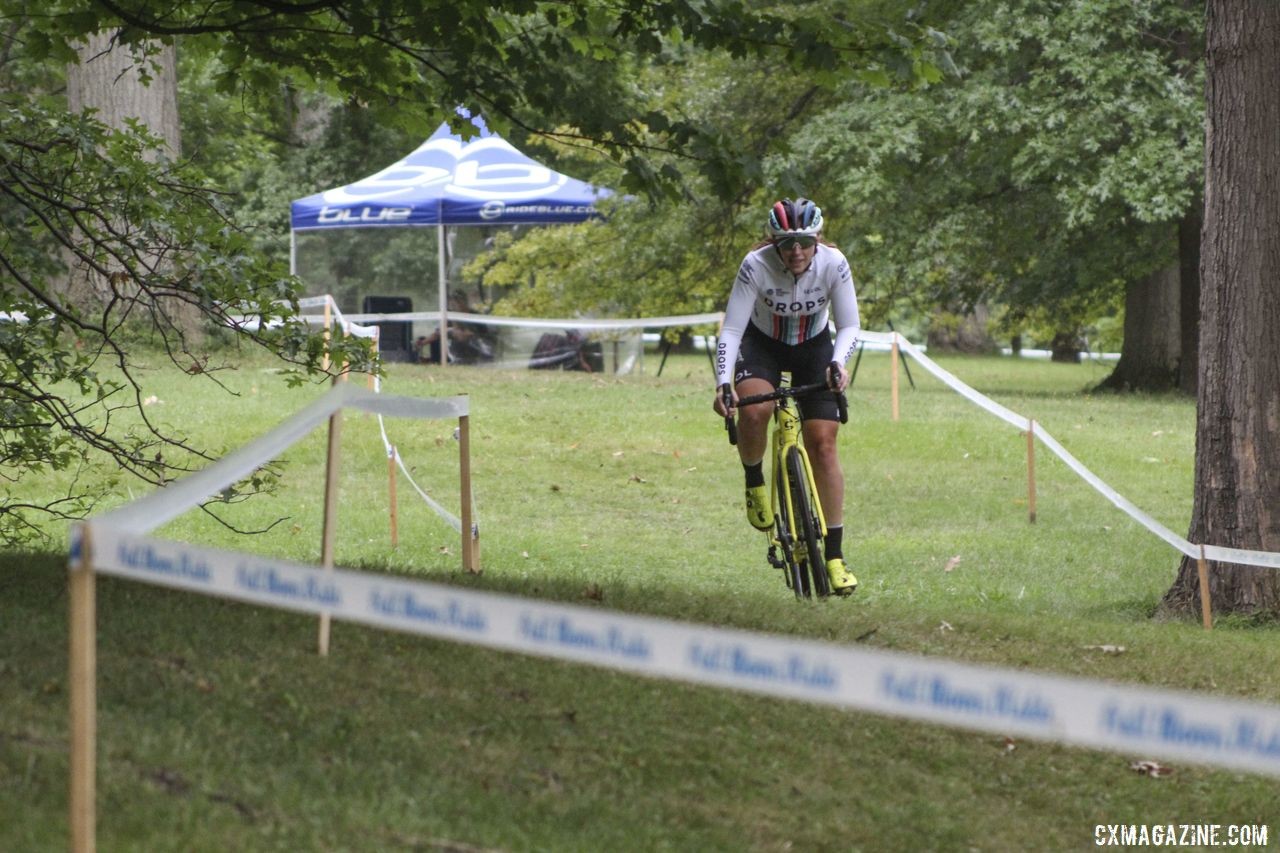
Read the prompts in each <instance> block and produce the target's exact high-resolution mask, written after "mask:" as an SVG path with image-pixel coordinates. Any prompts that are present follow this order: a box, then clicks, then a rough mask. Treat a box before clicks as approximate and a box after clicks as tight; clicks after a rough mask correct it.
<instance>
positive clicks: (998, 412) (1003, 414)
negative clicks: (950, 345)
mask: <svg viewBox="0 0 1280 853" xmlns="http://www.w3.org/2000/svg"><path fill="white" fill-rule="evenodd" d="M889 337H890V340H892V339H893V338H894V337H896V338H897V340H898V346H899V347H900V348H901V349H902V351H903V352H905V353H907V354H908V355H909V356H911V357H912V358H914V359H915V360H916V361H917V362H918V363H919V364H920V365H921V366H922V367H923V368H924V369H925V370H927V371H929V372H930V373H932V374H933V375H934V376H936V377H938V378H939V379H941V380H942V382H943V384H945V385H947V386H949V387H950V388H951V389H952V390H953V391H955V392H956V393H957V394H959V395H960V396H962V397H964V398H965V399H967V400H968V401H969V402H971V403H973V404H975V405H977V406H979V407H980V408H983V409H986V410H987V411H988V412H990V413H991V414H993V415H995V416H996V417H997V418H1000V420H1002V421H1006V422H1008V423H1010V424H1012V425H1013V426H1015V427H1017V428H1018V429H1020V430H1023V431H1024V432H1025V431H1026V429H1027V428H1028V426H1029V425H1030V423H1031V422H1030V421H1029V420H1028V419H1027V418H1024V417H1023V416H1022V415H1020V414H1018V413H1017V412H1013V411H1010V410H1009V409H1006V408H1005V407H1004V406H1002V405H1000V404H999V403H997V402H996V401H995V400H992V399H991V398H990V397H987V396H985V395H983V394H980V393H978V392H977V391H975V390H973V389H972V388H970V387H969V386H968V385H966V384H964V383H963V382H961V381H960V380H959V379H957V378H956V377H955V376H953V375H951V374H950V373H948V372H947V371H946V370H943V369H942V368H941V367H939V366H938V365H937V363H936V362H934V360H933V359H931V358H929V356H927V355H925V354H924V353H923V352H921V351H920V348H919V347H917V346H916V345H915V344H913V343H911V341H909V340H907V339H906V338H904V337H902V335H899V334H898V333H897V332H891V333H890V335H889Z"/></svg>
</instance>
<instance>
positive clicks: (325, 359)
mask: <svg viewBox="0 0 1280 853" xmlns="http://www.w3.org/2000/svg"><path fill="white" fill-rule="evenodd" d="M329 311H330V309H329V300H328V299H326V300H325V301H324V352H323V353H321V355H320V369H321V370H328V369H329V329H330V327H331V326H332V325H333V319H332V317H331V316H330V314H329Z"/></svg>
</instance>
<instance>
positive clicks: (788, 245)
mask: <svg viewBox="0 0 1280 853" xmlns="http://www.w3.org/2000/svg"><path fill="white" fill-rule="evenodd" d="M773 245H775V246H777V247H778V249H779V250H781V251H783V252H788V251H790V250H791V249H793V248H795V247H796V246H799V247H800V248H801V249H812V248H813V247H814V246H816V245H818V238H817V237H806V236H804V235H799V236H796V237H783V238H781V239H778V240H774V241H773Z"/></svg>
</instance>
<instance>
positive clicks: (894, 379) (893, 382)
mask: <svg viewBox="0 0 1280 853" xmlns="http://www.w3.org/2000/svg"><path fill="white" fill-rule="evenodd" d="M889 359H890V362H891V363H890V368H889V387H890V389H891V397H892V399H893V419H894V420H895V421H896V420H897V419H898V333H897V332H894V333H893V349H892V352H891V354H890V357H889Z"/></svg>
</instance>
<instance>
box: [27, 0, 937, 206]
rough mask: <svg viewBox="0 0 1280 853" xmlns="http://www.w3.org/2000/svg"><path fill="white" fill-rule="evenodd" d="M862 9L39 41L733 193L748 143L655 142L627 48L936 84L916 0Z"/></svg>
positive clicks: (127, 18)
mask: <svg viewBox="0 0 1280 853" xmlns="http://www.w3.org/2000/svg"><path fill="white" fill-rule="evenodd" d="M853 9H854V13H845V12H835V13H833V10H832V9H831V8H829V7H828V5H827V4H826V3H804V4H798V5H796V4H793V5H789V6H785V7H781V8H778V9H775V8H773V7H765V6H757V5H755V4H743V3H741V2H739V0H709V2H708V1H706V0H704V2H691V0H668V2H661V3H654V2H649V0H626V2H622V3H613V2H610V3H605V2H598V0H595V1H593V2H586V3H572V4H563V3H558V2H545V0H540V1H537V2H535V0H509V2H505V3H499V4H493V3H487V2H479V0H471V2H457V0H429V2H421V0H412V2H411V0H395V1H394V2H386V3H380V4H378V5H377V6H376V7H368V8H366V7H359V8H353V7H352V6H351V5H350V4H346V3H338V2H320V3H311V4H307V5H306V6H302V7H297V6H295V7H288V6H284V7H262V6H257V5H250V6H246V5H244V4H242V3H239V2H234V0H215V2H212V3H199V4H195V3H178V4H175V3H172V2H168V0H164V2H161V0H130V2H124V3H116V4H111V5H110V6H107V5H102V6H95V7H93V8H92V9H91V10H85V9H84V8H83V7H82V5H81V4H76V3H72V2H70V0H57V1H56V2H53V3H52V4H50V8H49V9H48V10H47V17H44V18H42V19H41V27H40V45H39V47H38V50H39V51H40V53H41V55H47V56H50V57H57V58H60V59H64V60H68V59H70V58H71V56H72V52H71V45H72V43H73V42H74V40H75V39H77V38H78V37H80V36H83V35H84V34H86V33H89V32H94V31H97V30H99V29H104V28H117V29H118V35H117V40H118V41H119V42H120V43H122V44H125V45H145V44H146V43H147V42H148V41H149V40H151V39H155V38H157V37H158V38H173V37H178V36H182V37H185V38H187V39H195V40H202V41H203V42H204V49H205V50H208V51H210V52H211V53H213V54H215V55H216V56H217V58H218V62H219V64H220V66H221V68H222V69H223V70H222V72H221V73H220V74H219V76H218V77H217V80H218V85H219V86H220V88H222V89H223V91H225V92H235V91H240V90H242V89H247V90H251V91H252V90H263V89H268V88H270V87H273V86H276V85H278V83H279V82H280V74H281V72H287V73H288V75H289V76H290V77H291V78H293V79H295V80H306V81H309V84H310V85H311V86H313V87H322V88H324V89H326V90H328V91H329V92H331V93H332V94H334V95H337V96H339V97H341V98H342V99H343V100H352V101H358V102H360V103H362V104H365V105H367V106H368V107H369V108H370V109H372V110H373V111H375V112H376V114H377V115H378V116H379V117H380V118H381V119H382V120H383V121H386V122H390V123H393V124H395V125H396V126H398V127H402V128H404V129H406V130H408V131H410V132H411V133H413V134H415V135H419V136H420V135H422V134H424V133H425V132H427V131H429V130H430V129H431V128H432V127H433V124H434V121H435V120H437V119H435V117H436V116H441V115H452V114H453V109H454V107H455V106H457V105H460V104H461V105H465V106H468V107H470V108H471V109H472V110H473V111H475V112H478V113H482V114H483V115H484V116H485V118H486V119H487V120H488V122H489V124H490V126H491V127H493V128H494V129H495V130H498V131H500V132H503V133H504V135H506V136H508V137H509V138H511V139H512V141H513V142H514V143H516V144H517V145H521V144H522V143H523V142H524V141H525V140H526V138H527V137H528V136H529V135H531V134H532V135H542V136H550V137H553V138H557V139H560V140H562V141H565V142H568V143H571V144H573V143H579V142H584V141H587V142H590V143H591V144H593V145H598V146H601V147H602V148H603V150H604V151H606V152H607V153H608V154H610V156H611V157H612V158H613V159H614V160H615V161H616V162H618V163H622V164H624V167H625V168H624V172H623V174H622V179H621V182H620V186H621V188H622V189H624V190H628V191H634V192H645V193H649V194H656V195H663V194H671V193H674V192H676V187H677V184H676V180H677V178H678V177H679V174H678V172H677V171H672V170H667V169H663V168H655V167H654V166H653V164H652V163H651V162H650V157H651V156H652V155H653V154H654V153H655V152H662V151H669V152H680V153H685V154H692V156H694V157H695V158H696V162H697V163H698V164H699V165H700V167H701V169H702V172H703V173H704V174H705V175H707V176H709V177H712V178H714V179H716V189H717V190H719V191H732V190H733V184H734V182H736V180H737V179H738V178H739V177H740V171H739V170H738V169H737V168H735V167H734V163H735V161H736V160H737V158H738V155H739V154H741V152H740V151H738V150H736V149H735V148H734V147H733V146H732V144H731V143H732V140H726V139H725V138H723V137H721V136H719V135H718V134H717V133H716V132H715V131H714V130H712V131H708V130H707V129H706V128H705V127H704V125H703V124H702V122H701V121H700V120H699V118H698V117H697V116H691V117H688V118H686V117H679V116H668V117H667V118H666V119H665V120H664V122H663V124H662V126H661V130H660V131H659V132H657V133H656V138H655V136H653V135H651V134H653V133H654V131H653V130H643V131H642V130H641V129H639V128H638V127H637V126H636V125H635V124H634V123H633V120H634V119H635V117H636V116H638V115H644V114H645V112H646V110H645V109H644V108H643V93H642V92H639V91H637V90H636V87H635V86H634V85H632V77H631V72H632V71H633V70H634V61H632V60H629V59H628V57H632V56H634V57H649V56H655V55H659V54H661V53H662V52H663V51H665V50H666V49H667V46H668V45H669V44H680V43H687V44H689V45H692V46H695V47H697V48H699V49H702V50H707V51H725V52H727V53H729V54H730V55H732V56H734V57H737V58H742V59H750V60H752V61H756V62H761V63H767V64H769V65H775V64H778V65H781V66H782V67H786V68H793V69H796V70H798V71H803V72H804V73H806V74H808V75H810V76H811V77H812V78H813V79H814V80H815V81H817V82H819V83H821V84H823V85H826V84H828V83H829V82H830V81H831V80H833V79H835V76H837V74H838V72H840V71H841V69H844V68H854V69H858V70H866V69H868V68H872V69H877V70H878V71H879V72H881V73H883V74H885V75H887V76H890V77H893V78H895V79H903V80H906V81H909V82H915V81H928V80H930V79H934V78H937V77H938V76H939V75H938V73H937V72H936V70H935V69H936V68H937V67H938V66H939V65H940V64H945V62H946V61H949V60H947V58H946V48H945V44H943V43H942V42H941V41H940V39H939V38H938V36H937V33H936V31H933V30H931V29H930V28H929V27H928V26H927V24H926V23H925V22H924V21H923V20H921V19H920V18H919V17H918V16H917V15H915V14H914V13H912V12H911V11H910V10H911V7H910V6H908V5H907V4H905V3H876V4H871V5H868V6H854V7H853ZM869 9H873V10H874V14H872V13H871V12H870V11H868V10H869ZM10 14H17V13H16V10H15V11H11V12H10ZM619 58H622V61H619ZM552 126H554V127H558V128H559V129H557V130H551V129H550V127H552ZM726 141H727V142H729V143H730V146H729V147H728V148H727V149H726V148H725V143H726Z"/></svg>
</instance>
